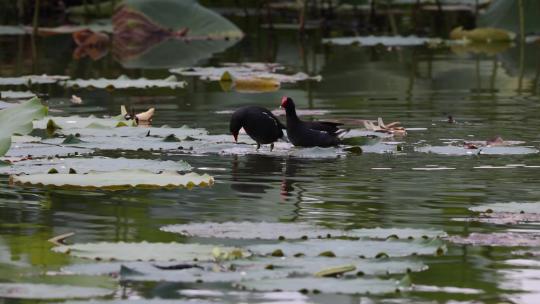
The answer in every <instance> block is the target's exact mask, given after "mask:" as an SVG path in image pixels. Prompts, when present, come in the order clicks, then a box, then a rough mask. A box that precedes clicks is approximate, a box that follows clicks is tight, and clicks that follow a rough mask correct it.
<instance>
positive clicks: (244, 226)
mask: <svg viewBox="0 0 540 304" xmlns="http://www.w3.org/2000/svg"><path fill="white" fill-rule="evenodd" d="M161 230H162V231H166V232H173V233H180V234H184V235H188V236H197V237H213V238H232V239H265V240H277V239H313V238H326V237H354V238H372V239H386V238H388V237H395V238H420V237H425V238H435V237H444V236H446V233H445V232H444V231H438V230H424V229H412V228H373V229H353V230H348V231H346V230H340V229H330V228H324V227H321V226H316V225H312V224H309V223H268V222H258V223H257V222H225V223H211V222H207V223H190V224H184V225H169V226H165V227H162V228H161Z"/></svg>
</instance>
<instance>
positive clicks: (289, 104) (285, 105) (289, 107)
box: [281, 96, 294, 110]
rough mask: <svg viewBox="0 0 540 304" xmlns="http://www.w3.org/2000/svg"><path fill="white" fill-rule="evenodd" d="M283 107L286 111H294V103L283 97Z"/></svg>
mask: <svg viewBox="0 0 540 304" xmlns="http://www.w3.org/2000/svg"><path fill="white" fill-rule="evenodd" d="M281 107H282V108H284V109H285V110H294V101H293V100H292V98H290V97H287V96H283V98H281Z"/></svg>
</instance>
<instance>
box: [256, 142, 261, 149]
mask: <svg viewBox="0 0 540 304" xmlns="http://www.w3.org/2000/svg"><path fill="white" fill-rule="evenodd" d="M260 148H261V144H260V143H257V149H256V150H257V151H259V149H260Z"/></svg>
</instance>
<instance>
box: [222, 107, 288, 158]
mask: <svg viewBox="0 0 540 304" xmlns="http://www.w3.org/2000/svg"><path fill="white" fill-rule="evenodd" d="M241 128H244V130H245V131H246V133H247V134H248V135H249V137H251V138H252V139H253V140H254V141H255V142H257V150H258V149H259V148H260V147H261V144H270V151H272V150H273V149H274V142H275V141H277V140H278V139H280V138H282V137H283V129H286V127H285V126H284V125H283V124H282V123H281V122H280V121H279V120H278V119H277V118H276V117H275V116H274V114H272V112H270V111H269V110H268V109H265V108H263V107H258V106H245V107H241V108H239V109H238V110H236V111H235V112H234V113H233V115H232V116H231V121H230V124H229V130H230V131H231V133H232V135H233V136H234V141H236V142H237V141H238V132H239V131H240V129H241Z"/></svg>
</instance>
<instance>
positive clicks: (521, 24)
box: [518, 0, 525, 92]
mask: <svg viewBox="0 0 540 304" xmlns="http://www.w3.org/2000/svg"><path fill="white" fill-rule="evenodd" d="M518 7H519V79H518V92H521V90H522V89H523V77H524V73H525V11H524V8H523V0H518Z"/></svg>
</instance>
